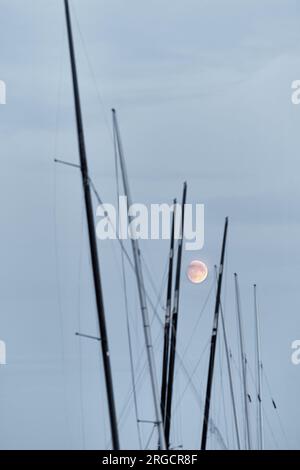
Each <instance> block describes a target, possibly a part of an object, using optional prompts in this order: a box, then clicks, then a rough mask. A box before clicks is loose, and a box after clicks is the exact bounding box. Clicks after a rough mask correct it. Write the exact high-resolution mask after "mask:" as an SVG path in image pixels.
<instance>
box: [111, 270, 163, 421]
mask: <svg viewBox="0 0 300 470" xmlns="http://www.w3.org/2000/svg"><path fill="white" fill-rule="evenodd" d="M166 266H167V264H166ZM161 284H162V286H163V285H164V279H163V281H162V283H161ZM162 293H163V288H161V296H162ZM160 301H161V297H160V298H158V299H157V304H156V306H153V308H154V311H156V310H157V307H158V304H159V303H160ZM154 318H155V315H153V316H152V318H151V322H150V324H151V325H152V324H153V321H154ZM160 337H161V335H160V333H159V334H158V335H157V337H156V338H155V341H154V345H155V346H156V345H157V343H158V340H160ZM144 352H145V345H143V346H142V348H141V351H140V353H139V356H138V357H139V359H138V363H137V366H136V368H137V369H139V367H140V363H141V361H142V359H143V355H142V354H143V353H144ZM146 368H147V360H146V359H145V360H144V362H143V365H142V369H141V371H140V372H138V375H139V377H138V379H137V381H136V386H137V384H138V383H139V381H140V380H141V379H142V378H143V377H144V373H145V372H146ZM128 395H129V397H128V398H127V399H126V401H125V404H124V406H123V409H122V411H121V413H120V416H119V420H118V423H121V421H122V420H123V419H124V415H125V414H126V410H127V408H128V405H129V403H130V400H131V396H132V390H131V389H130V390H129V392H128Z"/></svg>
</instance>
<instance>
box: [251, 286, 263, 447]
mask: <svg viewBox="0 0 300 470" xmlns="http://www.w3.org/2000/svg"><path fill="white" fill-rule="evenodd" d="M253 294H254V314H255V338H256V370H257V421H258V448H259V449H260V450H263V448H264V432H263V413H262V368H263V364H262V361H261V356H260V322H259V313H258V305H257V291H256V284H254V286H253Z"/></svg>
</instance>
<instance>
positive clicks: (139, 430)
mask: <svg viewBox="0 0 300 470" xmlns="http://www.w3.org/2000/svg"><path fill="white" fill-rule="evenodd" d="M114 157H115V176H116V190H117V200H118V215H119V210H120V207H119V196H120V180H119V171H118V155H117V148H116V142H114ZM121 260H122V277H123V291H124V302H125V313H126V328H127V338H128V347H129V358H130V372H131V381H132V390H133V401H134V410H135V418H136V424H137V432H138V439H139V446H140V449H142V435H141V429H140V421H139V410H138V400H137V392H136V378H135V372H134V361H133V347H132V340H131V332H130V321H129V308H128V295H127V282H126V273H125V257H124V252H123V250H121Z"/></svg>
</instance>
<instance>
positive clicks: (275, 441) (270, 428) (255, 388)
mask: <svg viewBox="0 0 300 470" xmlns="http://www.w3.org/2000/svg"><path fill="white" fill-rule="evenodd" d="M248 369H249V372H250V378H251V381H252V385H253V387H254V390H255V392H256V393H257V385H256V381H255V378H254V373H253V371H252V368H251V367H250V365H249V364H248ZM262 409H263V412H264V417H265V419H266V421H267V424H268V427H269V430H270V432H271V435H272V437H273V441H274V443H275V446H276V447H277V448H279V445H278V442H277V439H276V437H275V434H274V431H273V428H272V426H271V423H270V420H269V418H268V415H267V413H266V409H265V406H264V403H263V404H262Z"/></svg>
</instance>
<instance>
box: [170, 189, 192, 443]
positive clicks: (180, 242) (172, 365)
mask: <svg viewBox="0 0 300 470" xmlns="http://www.w3.org/2000/svg"><path fill="white" fill-rule="evenodd" d="M186 192H187V184H186V183H184V185H183V196H182V207H181V234H180V235H181V236H180V238H179V240H178V253H177V266H176V277H175V290H174V305H173V312H172V323H171V324H172V335H171V350H170V362H169V373H168V389H167V402H166V412H165V416H166V420H165V435H166V444H167V449H169V447H170V430H171V414H172V396H173V383H174V371H175V357H176V339H177V323H178V311H179V292H180V274H181V259H182V247H183V237H184V209H185V202H186Z"/></svg>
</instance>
